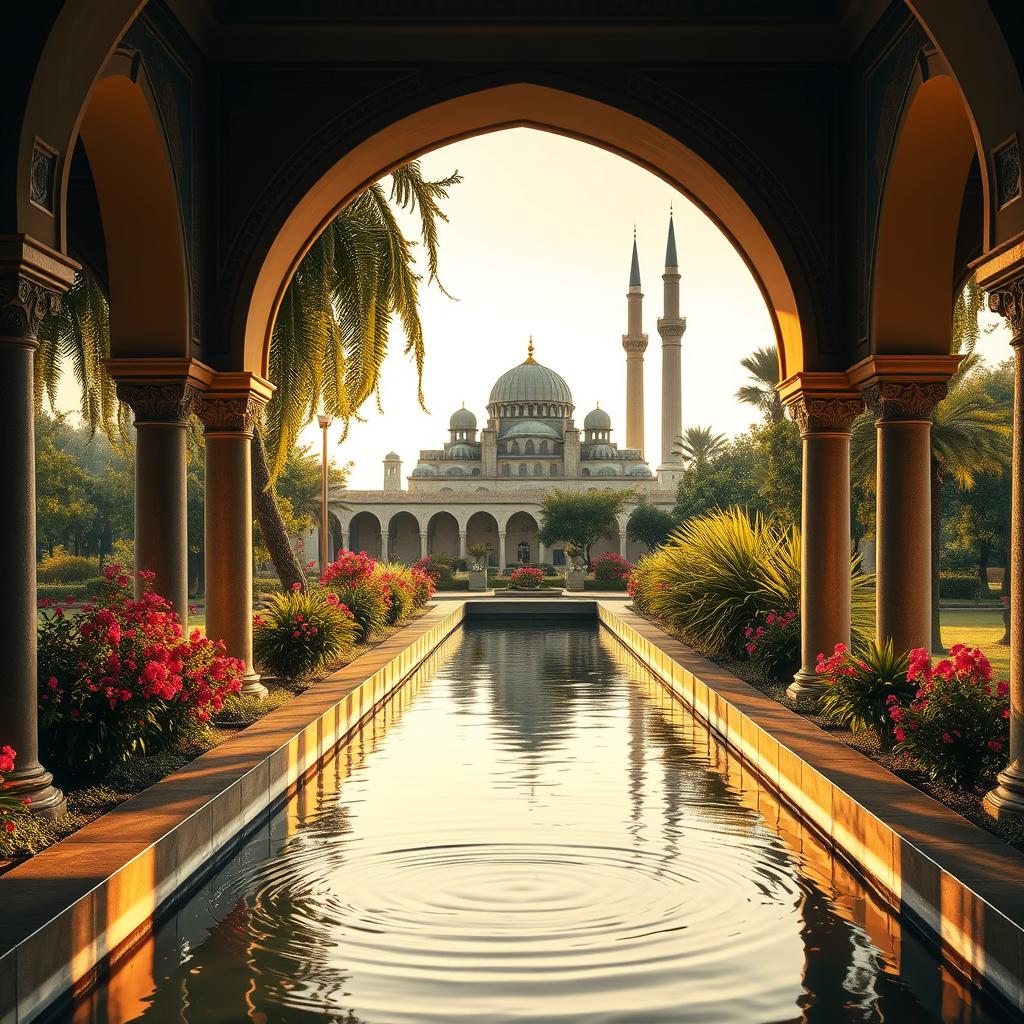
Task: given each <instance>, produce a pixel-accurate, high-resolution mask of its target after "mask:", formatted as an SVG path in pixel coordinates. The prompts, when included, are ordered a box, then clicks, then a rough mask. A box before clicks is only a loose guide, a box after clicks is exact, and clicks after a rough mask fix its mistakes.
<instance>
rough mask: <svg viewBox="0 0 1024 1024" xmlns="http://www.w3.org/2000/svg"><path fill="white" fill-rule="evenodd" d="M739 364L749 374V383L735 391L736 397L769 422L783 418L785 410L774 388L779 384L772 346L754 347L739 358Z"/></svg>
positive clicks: (776, 363)
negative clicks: (750, 351) (743, 356)
mask: <svg viewBox="0 0 1024 1024" xmlns="http://www.w3.org/2000/svg"><path fill="white" fill-rule="evenodd" d="M740 366H742V367H743V369H744V370H746V371H747V373H749V374H750V379H751V383H750V384H744V385H743V387H741V388H740V389H739V390H738V391H737V392H736V397H737V398H738V399H739V400H740V401H741V402H745V403H746V404H747V405H752V406H754V408H755V409H757V410H758V412H760V413H761V415H762V416H764V418H765V419H766V420H767V421H768V422H769V423H779V422H780V421H781V420H783V419H785V416H786V410H785V409H784V408H783V406H782V401H781V399H780V398H779V393H778V391H776V390H775V389H776V388H777V387H778V385H779V354H778V352H776V351H775V349H774V348H759V349H756V350H755V351H753V352H752V353H751V354H750V355H749V356H747V357H746V358H745V359H741V360H740Z"/></svg>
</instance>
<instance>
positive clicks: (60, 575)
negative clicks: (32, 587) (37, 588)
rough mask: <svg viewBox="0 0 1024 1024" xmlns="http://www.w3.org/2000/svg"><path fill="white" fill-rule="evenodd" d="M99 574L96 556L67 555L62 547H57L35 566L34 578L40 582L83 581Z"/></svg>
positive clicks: (98, 561) (98, 563)
mask: <svg viewBox="0 0 1024 1024" xmlns="http://www.w3.org/2000/svg"><path fill="white" fill-rule="evenodd" d="M99 575H100V560H99V559H98V558H85V557H83V556H81V555H69V554H68V553H67V552H66V551H65V550H64V549H63V548H57V550H56V551H55V552H54V553H53V554H52V555H50V556H48V557H47V558H44V559H42V561H40V562H39V564H38V566H36V579H37V580H38V581H39V582H40V583H84V582H85V581H86V580H94V579H96V578H97V577H98V576H99Z"/></svg>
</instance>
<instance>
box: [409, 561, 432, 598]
mask: <svg viewBox="0 0 1024 1024" xmlns="http://www.w3.org/2000/svg"><path fill="white" fill-rule="evenodd" d="M409 575H410V577H411V578H412V583H413V588H414V589H413V607H415V608H422V607H423V606H424V605H425V604H426V603H427V602H428V601H429V600H430V599H431V598H432V597H433V596H434V581H433V579H432V578H431V577H430V576H429V575H428V574H427V573H425V572H424V571H423V570H422V569H417V568H416V566H413V567H412V568H411V569H410V570H409Z"/></svg>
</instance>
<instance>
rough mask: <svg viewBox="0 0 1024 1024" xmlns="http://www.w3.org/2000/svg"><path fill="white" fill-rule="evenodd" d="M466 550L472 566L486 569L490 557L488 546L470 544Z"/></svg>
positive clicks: (489, 547)
mask: <svg viewBox="0 0 1024 1024" xmlns="http://www.w3.org/2000/svg"><path fill="white" fill-rule="evenodd" d="M466 550H467V551H468V552H469V554H470V561H471V562H472V564H473V565H480V566H483V567H484V568H486V566H487V562H488V560H489V559H490V556H491V546H490V544H470V545H469V547H468V548H467V549H466Z"/></svg>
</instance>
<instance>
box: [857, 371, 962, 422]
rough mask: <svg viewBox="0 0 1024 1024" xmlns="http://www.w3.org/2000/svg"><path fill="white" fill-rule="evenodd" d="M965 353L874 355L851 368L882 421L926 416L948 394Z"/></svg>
mask: <svg viewBox="0 0 1024 1024" xmlns="http://www.w3.org/2000/svg"><path fill="white" fill-rule="evenodd" d="M961 359H963V356H959V355H951V356H936V355H921V356H915V355H884V354H883V355H874V356H868V358H867V359H862V360H861V361H860V362H859V363H857V364H855V365H854V366H851V367H850V369H849V370H848V371H847V374H848V376H849V378H850V382H851V383H852V384H853V385H854V386H856V387H857V388H859V389H860V390H861V392H862V393H863V395H864V401H865V402H866V404H867V406H868V408H869V409H871V410H872V412H874V413H875V415H876V416H877V417H878V418H879V419H880V420H882V421H894V420H926V419H929V418H930V417H931V414H932V409H933V408H934V406H935V405H936V403H938V402H941V401H942V399H943V398H945V397H946V393H947V391H948V389H949V379H950V377H952V376H953V374H954V373H956V369H957V367H958V366H959V365H960V360H961Z"/></svg>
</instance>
